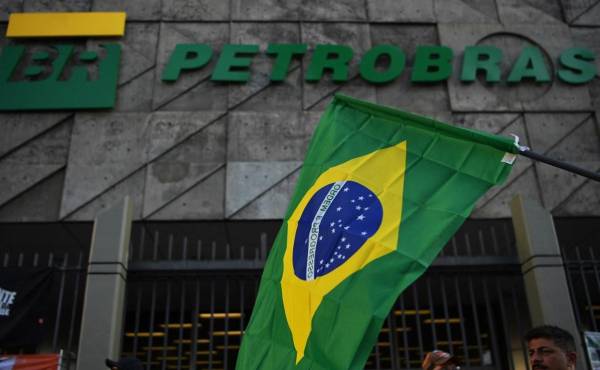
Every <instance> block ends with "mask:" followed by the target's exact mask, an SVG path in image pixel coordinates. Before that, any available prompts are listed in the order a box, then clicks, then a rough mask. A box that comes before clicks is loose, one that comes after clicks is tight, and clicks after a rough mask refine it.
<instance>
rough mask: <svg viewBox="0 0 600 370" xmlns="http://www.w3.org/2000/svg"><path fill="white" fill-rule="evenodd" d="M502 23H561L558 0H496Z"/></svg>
mask: <svg viewBox="0 0 600 370" xmlns="http://www.w3.org/2000/svg"><path fill="white" fill-rule="evenodd" d="M496 2H497V4H498V9H499V11H500V20H501V21H502V23H503V24H532V23H537V24H541V23H550V24H556V23H562V14H561V10H560V4H559V1H558V0H496Z"/></svg>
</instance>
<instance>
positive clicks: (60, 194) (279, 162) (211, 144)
mask: <svg viewBox="0 0 600 370" xmlns="http://www.w3.org/2000/svg"><path fill="white" fill-rule="evenodd" d="M88 10H95V11H107V10H125V11H127V13H128V22H127V29H126V34H125V37H123V38H122V39H119V40H117V41H118V42H119V43H120V44H121V45H122V46H123V54H122V62H121V72H120V82H119V90H118V101H117V105H116V108H115V109H114V110H111V111H104V112H81V111H79V112H52V113H22V114H21V113H8V114H7V113H3V114H0V132H1V135H0V222H6V221H16V222H23V221H24V222H29V221H56V220H92V219H93V216H94V215H95V214H96V213H97V212H98V211H99V210H101V209H103V208H105V207H107V205H110V204H113V203H114V202H115V201H117V200H119V199H121V198H122V197H123V196H124V195H126V194H130V195H131V196H132V200H133V202H134V210H135V214H134V218H135V219H147V220H185V219H273V218H281V217H282V216H283V214H284V211H285V208H286V206H287V202H288V199H289V198H290V196H291V192H292V191H293V188H294V184H295V181H296V179H297V176H298V173H299V170H300V168H301V164H302V159H303V157H304V153H305V150H306V147H307V143H308V140H309V138H310V135H311V133H312V131H313V129H314V127H315V124H316V122H317V120H318V117H319V114H320V113H321V112H322V110H323V109H324V107H325V106H326V104H327V102H328V101H329V99H330V97H331V95H332V94H333V93H335V92H342V93H345V94H348V95H352V96H355V97H359V98H364V99H369V100H371V101H376V102H379V103H382V104H387V105H391V106H396V107H399V108H401V109H405V110H409V111H413V112H416V113H421V114H426V115H430V116H433V117H436V118H439V119H442V120H445V121H447V122H452V123H454V124H456V125H458V126H464V127H474V128H479V129H484V130H487V131H490V132H495V133H500V134H509V133H515V134H517V135H519V136H520V137H521V140H522V142H524V143H526V144H527V145H529V146H531V147H532V148H533V149H534V150H535V151H537V152H540V153H545V154H547V155H549V156H552V157H555V158H558V159H562V160H565V161H568V162H572V163H574V164H577V165H579V166H581V167H584V168H587V169H590V170H596V171H597V170H600V135H599V131H600V125H599V121H600V78H599V77H596V79H595V80H594V81H592V82H591V83H589V84H586V85H583V86H579V87H573V86H568V85H565V84H564V83H562V82H560V81H558V80H556V79H554V82H553V83H551V84H546V85H542V86H535V85H533V84H531V83H529V84H520V85H519V86H512V87H509V86H506V85H505V84H500V86H496V87H493V88H489V87H486V86H484V85H483V84H481V83H474V84H470V85H465V84H462V83H461V82H460V81H459V80H458V77H457V75H458V72H456V71H458V69H459V68H460V61H461V59H462V58H461V57H462V55H461V54H462V50H463V48H464V47H465V46H466V45H475V44H485V45H496V46H499V47H500V48H502V50H503V51H504V53H505V60H506V65H505V69H507V68H509V67H510V65H511V63H512V61H514V60H515V58H516V56H517V55H518V52H519V51H520V48H521V47H522V46H523V45H525V44H535V45H537V46H540V47H542V48H543V50H544V52H545V56H546V58H547V60H548V63H551V64H553V68H554V69H553V72H556V67H557V61H556V58H557V56H558V53H560V51H562V50H564V49H566V48H569V47H573V46H585V47H587V48H590V49H593V50H594V51H595V52H596V55H597V60H596V63H597V65H598V66H599V70H600V2H598V1H592V0H525V1H522V0H519V1H517V0H484V1H475V0H462V1H461V0H404V1H397V0H339V1H334V2H326V1H316V0H315V1H313V0H310V1H308V0H304V1H300V0H292V1H279V0H229V1H223V0H194V1H191V0H176V1H166V0H163V1H161V0H128V1H122V0H103V1H101V0H96V1H92V0H62V1H59V0H52V1H49V0H4V1H2V2H1V3H0V33H1V34H2V35H4V33H5V29H6V20H7V18H8V16H7V14H8V13H10V12H14V11H88ZM101 41H102V40H91V39H90V40H87V41H86V42H87V44H88V45H87V47H88V48H93V47H94V45H97V44H98V43H100V42H101ZM12 42H13V41H10V40H7V39H5V37H4V36H2V37H0V46H3V45H6V44H10V43H12ZM269 42H281V43H293V42H302V43H307V44H309V46H314V45H315V44H317V43H341V44H346V45H350V46H351V47H352V48H353V49H354V51H355V53H356V54H357V55H356V57H355V62H354V64H353V67H352V77H355V76H356V75H357V61H358V60H360V59H359V58H360V55H361V54H362V53H363V52H364V51H366V50H368V49H369V48H370V47H371V46H373V45H376V44H382V43H391V44H395V45H398V46H400V47H402V48H403V49H404V51H405V52H406V54H407V57H408V59H407V69H406V70H405V72H404V73H403V74H402V76H401V77H400V78H399V79H398V80H396V81H394V82H393V83H390V84H388V85H384V86H374V85H369V84H367V83H365V82H363V81H362V80H361V79H359V78H352V80H351V81H349V82H348V83H345V84H342V85H336V84H334V83H332V82H331V81H329V80H328V79H325V80H323V81H321V82H320V83H317V84H308V83H305V82H304V79H303V74H304V72H305V70H306V68H307V65H308V62H309V61H310V53H309V54H308V55H306V56H305V57H304V59H303V61H302V62H300V61H296V62H294V65H293V66H292V71H291V73H290V75H289V77H288V78H287V80H286V81H285V82H284V83H281V84H277V85H273V84H269V83H268V76H269V72H270V67H271V63H270V60H269V58H268V57H266V56H264V55H263V54H260V55H257V56H256V57H255V59H254V62H253V66H252V71H253V74H252V78H251V81H250V82H249V83H247V84H244V85H219V84H215V83H212V82H210V81H209V80H208V79H207V77H208V76H209V71H210V70H211V66H208V67H207V68H205V69H204V70H202V71H198V72H192V73H185V74H183V75H182V76H181V78H180V79H179V81H178V82H177V83H175V84H165V83H163V82H162V81H160V74H161V72H162V69H163V67H164V65H165V63H166V61H167V58H168V56H169V53H170V52H171V50H172V49H173V47H174V45H175V44H177V43H209V44H211V45H213V47H214V48H215V51H216V52H218V51H220V46H221V45H223V44H226V43H257V44H260V45H261V47H262V49H263V50H264V48H265V47H266V45H267V44H268V43H269ZM424 44H444V45H448V46H450V47H452V48H453V49H454V50H455V53H456V54H458V55H456V66H455V67H456V71H455V74H454V76H453V77H451V78H450V80H449V81H448V82H447V83H441V84H436V85H432V86H415V85H412V84H411V83H410V82H409V73H410V70H411V66H412V63H413V55H414V50H415V48H416V46H418V45H424ZM215 59H216V58H213V62H212V63H213V64H214V60H215ZM506 73H508V72H506ZM504 77H505V76H504ZM516 192H519V193H522V194H524V195H525V196H526V197H528V198H531V199H536V200H538V201H539V202H540V203H541V204H542V205H543V206H544V207H545V208H546V209H549V210H551V212H552V213H553V214H554V215H556V216H575V215H576V216H582V215H587V216H592V215H593V216H600V185H598V184H594V183H592V182H591V181H586V180H585V179H584V178H581V177H578V176H574V175H571V174H569V173H567V172H564V171H561V170H558V169H554V168H552V167H549V166H546V165H543V164H537V163H532V162H531V161H529V160H527V159H525V158H520V159H519V160H518V161H517V163H516V165H515V169H514V171H513V173H512V175H511V177H510V179H509V180H508V181H507V183H506V184H505V185H504V186H502V187H500V188H497V189H494V190H492V191H491V192H490V193H488V194H487V195H486V196H485V198H484V199H483V200H482V201H481V202H480V203H479V205H478V207H477V209H476V211H475V212H474V214H473V216H474V217H485V218H490V217H491V218H495V217H508V216H509V215H510V214H509V213H510V211H509V207H508V202H509V201H510V199H511V198H512V196H513V195H514V194H515V193H516Z"/></svg>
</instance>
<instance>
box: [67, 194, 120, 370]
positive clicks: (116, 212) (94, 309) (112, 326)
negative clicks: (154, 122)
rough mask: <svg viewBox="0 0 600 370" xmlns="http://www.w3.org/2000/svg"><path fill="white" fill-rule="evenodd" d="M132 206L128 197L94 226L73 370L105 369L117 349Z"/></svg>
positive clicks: (97, 220) (105, 213)
mask: <svg viewBox="0 0 600 370" xmlns="http://www.w3.org/2000/svg"><path fill="white" fill-rule="evenodd" d="M131 217H132V205H131V201H130V199H129V197H126V198H125V199H124V200H123V201H122V202H121V203H119V204H117V205H115V206H113V207H112V208H110V209H107V210H106V211H104V212H102V213H100V214H98V216H96V220H95V222H94V232H93V235H92V246H91V250H90V258H89V264H88V275H87V283H86V288H85V298H84V302H83V314H82V318H81V334H80V337H79V350H78V353H77V370H101V369H106V366H105V365H104V359H105V358H107V357H108V358H112V359H114V358H117V357H118V356H119V353H120V349H121V334H122V327H123V311H124V303H125V283H126V280H127V258H128V251H129V238H130V235H131Z"/></svg>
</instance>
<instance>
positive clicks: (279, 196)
mask: <svg viewBox="0 0 600 370" xmlns="http://www.w3.org/2000/svg"><path fill="white" fill-rule="evenodd" d="M300 170H301V169H300V168H298V170H296V171H295V172H293V173H292V174H290V175H289V176H288V177H286V178H285V179H283V180H282V181H281V182H279V183H278V184H277V185H275V186H274V187H273V188H272V189H270V190H269V191H267V192H266V193H264V194H262V195H261V196H259V197H258V198H256V200H254V201H253V202H252V203H250V204H248V205H247V206H245V207H244V208H242V209H241V210H240V211H239V212H238V213H236V214H235V215H234V216H233V217H232V219H234V220H273V219H283V218H284V217H285V212H286V211H287V208H288V205H289V203H290V199H292V195H293V193H294V189H295V188H296V183H297V182H298V177H299V175H300Z"/></svg>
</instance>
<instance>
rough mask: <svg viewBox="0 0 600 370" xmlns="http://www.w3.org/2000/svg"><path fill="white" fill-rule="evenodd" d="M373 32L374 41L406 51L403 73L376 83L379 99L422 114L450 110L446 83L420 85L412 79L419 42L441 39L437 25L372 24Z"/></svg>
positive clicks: (420, 43) (374, 42)
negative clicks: (390, 80)
mask: <svg viewBox="0 0 600 370" xmlns="http://www.w3.org/2000/svg"><path fill="white" fill-rule="evenodd" d="M371 35H372V40H373V41H372V42H373V45H378V44H391V45H397V46H398V47H400V48H401V49H402V50H403V51H404V53H405V55H406V67H405V69H404V71H403V72H402V74H401V75H400V77H398V78H397V79H396V80H395V81H392V82H391V83H388V84H385V85H379V86H377V87H376V92H377V102H378V103H380V104H385V105H390V106H395V107H399V108H400V109H404V110H408V111H411V112H417V113H421V114H428V113H429V114H430V113H432V112H436V111H448V110H450V108H449V102H448V92H447V90H446V84H445V83H438V84H433V85H432V84H426V85H419V84H413V83H411V81H410V75H411V73H412V66H413V65H414V55H415V51H416V49H417V46H419V45H436V44H438V43H439V40H438V35H437V31H436V28H435V27H434V26H417V25H412V26H405V25H402V26H397V25H394V26H388V25H383V26H377V25H373V26H371Z"/></svg>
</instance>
